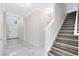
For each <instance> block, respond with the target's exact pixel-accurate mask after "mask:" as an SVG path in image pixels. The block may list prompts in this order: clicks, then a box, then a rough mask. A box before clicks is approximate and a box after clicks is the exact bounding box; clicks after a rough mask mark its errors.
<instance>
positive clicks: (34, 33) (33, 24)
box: [24, 9, 49, 48]
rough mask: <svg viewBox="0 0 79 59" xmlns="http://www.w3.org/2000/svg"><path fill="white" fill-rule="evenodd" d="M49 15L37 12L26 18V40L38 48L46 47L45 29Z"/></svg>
mask: <svg viewBox="0 0 79 59" xmlns="http://www.w3.org/2000/svg"><path fill="white" fill-rule="evenodd" d="M48 18H49V17H48V15H47V14H45V13H44V12H43V11H40V10H39V9H38V10H35V11H34V12H33V13H32V14H30V15H29V16H27V17H25V18H24V22H25V25H24V28H25V29H24V31H25V32H24V33H25V34H24V37H25V38H24V39H25V40H26V41H27V42H29V43H31V44H33V45H35V46H37V47H42V48H44V47H45V32H44V27H45V26H46V24H47V21H48Z"/></svg>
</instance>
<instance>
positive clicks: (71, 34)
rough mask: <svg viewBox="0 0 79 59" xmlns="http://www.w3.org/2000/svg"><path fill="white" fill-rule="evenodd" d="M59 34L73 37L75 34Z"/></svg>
mask: <svg viewBox="0 0 79 59" xmlns="http://www.w3.org/2000/svg"><path fill="white" fill-rule="evenodd" d="M58 35H60V36H70V37H72V36H74V34H68V33H65V34H64V33H59V34H58Z"/></svg>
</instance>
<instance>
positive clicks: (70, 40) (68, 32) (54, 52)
mask: <svg viewBox="0 0 79 59" xmlns="http://www.w3.org/2000/svg"><path fill="white" fill-rule="evenodd" d="M75 17H76V12H72V13H69V14H68V15H67V17H66V19H65V21H64V23H63V25H62V27H61V29H60V31H59V33H58V35H57V37H56V39H55V41H54V44H53V45H52V46H51V49H50V50H49V51H48V56H76V55H78V37H77V36H74V26H75Z"/></svg>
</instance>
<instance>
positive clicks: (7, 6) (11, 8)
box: [2, 3, 54, 16]
mask: <svg viewBox="0 0 79 59" xmlns="http://www.w3.org/2000/svg"><path fill="white" fill-rule="evenodd" d="M53 5H54V4H53V3H33V4H30V6H29V7H27V6H24V7H23V6H19V5H18V4H16V3H4V4H2V6H3V10H4V11H6V12H10V13H14V14H17V15H20V16H25V15H27V14H28V13H29V12H31V11H32V10H33V9H34V8H38V9H42V10H43V9H45V8H50V7H52V8H53Z"/></svg>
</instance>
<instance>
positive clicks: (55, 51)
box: [51, 47, 75, 56]
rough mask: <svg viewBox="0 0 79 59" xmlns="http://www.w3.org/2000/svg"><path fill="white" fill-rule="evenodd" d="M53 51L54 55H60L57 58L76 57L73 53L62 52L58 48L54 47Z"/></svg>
mask: <svg viewBox="0 0 79 59" xmlns="http://www.w3.org/2000/svg"><path fill="white" fill-rule="evenodd" d="M51 51H53V52H54V53H56V54H58V55H56V56H59V55H61V56H75V55H74V54H72V53H69V52H67V51H65V50H62V49H59V48H56V47H52V48H51Z"/></svg>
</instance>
